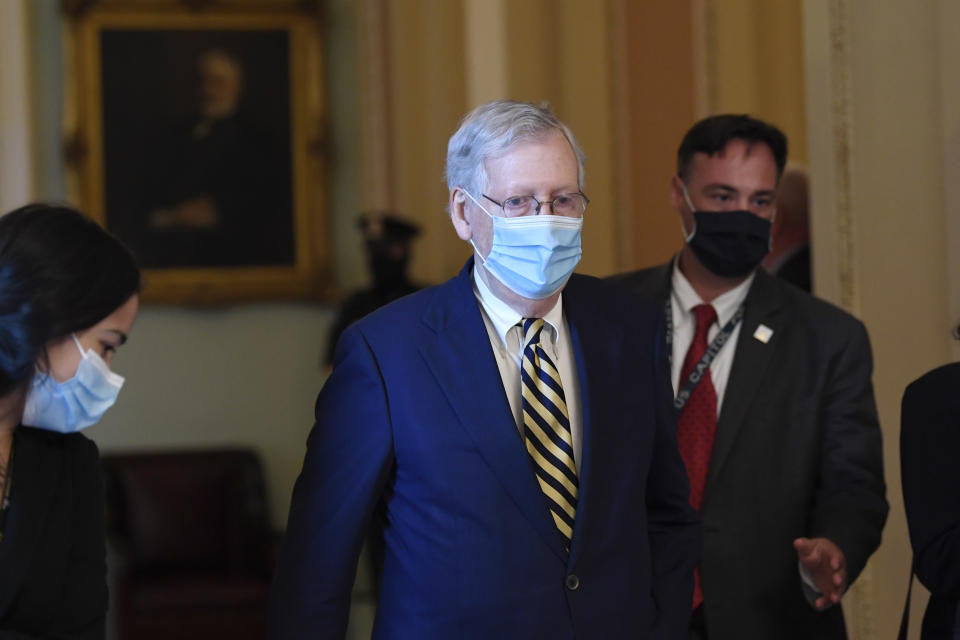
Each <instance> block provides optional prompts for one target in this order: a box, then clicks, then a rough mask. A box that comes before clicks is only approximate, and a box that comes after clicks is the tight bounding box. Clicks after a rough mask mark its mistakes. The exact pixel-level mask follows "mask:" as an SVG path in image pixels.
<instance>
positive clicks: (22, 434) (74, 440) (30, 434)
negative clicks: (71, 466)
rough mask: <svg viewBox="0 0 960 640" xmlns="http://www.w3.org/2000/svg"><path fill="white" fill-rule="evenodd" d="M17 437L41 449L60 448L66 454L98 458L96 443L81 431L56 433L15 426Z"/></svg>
mask: <svg viewBox="0 0 960 640" xmlns="http://www.w3.org/2000/svg"><path fill="white" fill-rule="evenodd" d="M17 429H18V431H19V433H18V435H17V437H18V438H20V439H23V440H26V441H27V442H29V443H30V444H31V445H33V446H34V447H36V448H39V449H41V450H44V449H45V450H51V451H52V450H60V451H65V452H67V453H68V454H72V455H77V456H82V457H91V458H94V459H97V458H99V456H100V454H99V451H98V449H97V445H96V444H95V443H94V442H93V440H91V439H90V438H88V437H87V436H85V435H84V434H82V433H57V432H56V431H48V430H46V429H38V428H36V427H28V426H20V427H17Z"/></svg>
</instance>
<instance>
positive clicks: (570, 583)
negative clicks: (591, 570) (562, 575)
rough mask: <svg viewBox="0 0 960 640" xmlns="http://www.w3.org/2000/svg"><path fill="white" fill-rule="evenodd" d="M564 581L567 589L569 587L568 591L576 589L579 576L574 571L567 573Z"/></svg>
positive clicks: (578, 584) (578, 583) (578, 585)
mask: <svg viewBox="0 0 960 640" xmlns="http://www.w3.org/2000/svg"><path fill="white" fill-rule="evenodd" d="M565 582H566V584H567V589H570V591H576V590H577V589H579V588H580V578H578V577H577V575H576V574H575V573H571V574H570V575H568V576H567V579H566V581H565Z"/></svg>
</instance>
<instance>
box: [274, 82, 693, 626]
mask: <svg viewBox="0 0 960 640" xmlns="http://www.w3.org/2000/svg"><path fill="white" fill-rule="evenodd" d="M582 158H583V154H582V152H581V151H580V149H579V147H578V146H577V143H576V141H575V140H574V138H573V135H572V133H571V132H570V130H569V129H568V128H567V127H566V126H564V125H563V124H562V123H560V122H559V121H558V120H557V119H556V117H555V116H554V115H553V114H552V113H550V112H549V111H548V110H546V109H544V108H542V107H538V106H535V105H531V104H523V103H516V102H507V101H501V102H493V103H489V104H485V105H481V106H480V107H477V108H476V109H475V110H474V111H473V112H471V113H470V114H469V115H467V117H466V118H465V119H464V121H463V122H462V123H461V126H460V129H459V130H458V131H457V132H456V133H455V134H454V135H453V137H452V138H451V139H450V143H449V146H448V152H447V178H448V185H449V188H450V196H449V203H448V204H449V210H450V216H451V220H452V222H453V226H454V229H455V230H456V233H457V235H458V236H459V237H460V238H461V239H462V240H464V241H467V242H470V243H471V244H472V245H473V247H474V250H475V253H474V256H473V257H472V258H471V259H470V260H468V262H467V264H466V265H465V267H464V268H463V270H462V271H461V272H460V275H458V276H456V277H455V278H453V279H451V280H450V281H448V282H447V283H445V284H443V285H440V286H437V287H432V288H429V289H425V290H423V291H421V292H419V293H416V294H413V295H411V296H408V297H406V298H403V299H401V300H399V301H398V302H395V303H393V304H391V305H389V306H388V307H386V308H384V309H382V310H380V311H378V312H376V313H374V314H372V315H370V316H367V317H366V318H365V319H363V320H361V321H360V322H358V323H357V324H355V325H353V327H351V328H350V329H348V330H347V331H346V332H345V333H344V334H343V336H342V337H341V339H340V343H339V347H338V349H337V355H336V358H335V362H334V369H333V373H332V375H331V377H330V379H329V380H328V381H327V383H326V385H325V386H324V388H323V390H322V391H321V393H320V397H319V399H318V401H317V406H316V424H315V426H314V428H313V431H312V432H311V435H310V439H309V442H308V448H307V455H306V460H305V461H304V465H303V471H302V473H301V475H300V478H299V480H298V481H297V486H296V488H295V490H294V496H293V503H292V506H291V509H290V521H289V528H288V531H287V539H286V542H285V545H284V549H283V552H282V553H281V556H280V562H279V566H278V570H277V574H276V580H275V584H274V588H273V593H272V611H271V628H272V633H273V634H274V636H275V637H279V638H300V637H303V638H307V637H309V638H318V637H330V638H342V637H343V634H344V629H345V626H346V617H347V608H348V604H349V593H350V587H351V584H352V581H353V576H354V571H355V569H356V562H357V554H358V553H359V550H360V544H361V541H362V539H363V536H364V533H365V531H366V529H367V523H368V521H369V519H370V517H371V514H372V513H373V512H374V510H375V509H383V510H384V513H385V516H386V523H387V524H386V528H385V533H384V536H385V542H386V558H385V563H384V570H383V578H382V587H381V593H380V608H379V611H378V612H377V621H376V626H375V631H374V636H375V637H377V638H484V639H487V638H525V639H526V638H551V639H554V638H574V637H576V638H578V639H585V638H586V639H589V638H603V639H607V638H627V637H629V638H679V637H682V635H683V634H684V633H686V628H687V626H686V625H687V620H688V617H689V613H690V605H689V603H690V598H691V594H692V584H693V582H692V579H693V568H694V566H695V565H696V562H697V549H698V545H699V529H698V525H697V521H696V516H695V514H694V513H693V511H692V509H691V508H690V506H689V504H688V503H687V495H688V492H689V487H688V483H687V479H686V472H685V470H684V467H683V463H682V460H681V458H680V456H679V453H678V451H677V444H676V439H675V430H676V424H675V422H674V418H673V412H672V410H671V409H670V407H669V402H670V397H669V394H668V389H669V381H668V378H667V374H666V371H665V370H664V368H661V367H659V366H658V364H657V363H661V362H665V358H663V357H661V355H662V354H659V353H658V349H659V348H660V347H659V345H660V344H661V343H662V336H661V332H662V326H661V324H662V320H661V314H660V313H658V309H656V308H653V307H651V306H646V305H644V304H643V303H641V302H639V301H636V300H633V299H632V298H630V297H628V296H627V295H626V294H621V293H618V292H617V291H616V290H613V289H610V288H608V285H605V284H604V283H602V282H600V281H598V280H596V279H593V278H587V277H584V276H578V275H571V272H572V271H573V268H574V267H575V266H576V264H577V262H578V261H579V258H580V229H581V227H582V225H583V222H584V212H585V210H586V207H587V203H588V200H587V197H586V196H585V195H584V194H583V192H582V188H583V169H582Z"/></svg>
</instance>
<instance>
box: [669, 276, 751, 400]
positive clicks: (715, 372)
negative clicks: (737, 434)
mask: <svg viewBox="0 0 960 640" xmlns="http://www.w3.org/2000/svg"><path fill="white" fill-rule="evenodd" d="M753 277H754V275H753V274H752V273H751V274H750V277H749V278H747V279H746V280H744V281H743V282H741V283H740V284H738V285H737V286H736V287H734V288H733V289H731V290H730V291H727V292H726V293H724V294H723V295H720V296H717V297H716V298H714V299H713V301H712V302H710V304H711V305H712V306H713V309H714V310H715V311H716V312H717V319H716V321H715V322H714V323H713V325H712V326H711V327H710V331H709V332H708V333H707V344H710V342H712V341H713V339H714V338H715V337H716V335H717V334H718V333H719V332H720V330H721V329H722V328H723V327H724V326H725V325H726V324H727V322H729V321H730V318H732V317H733V316H734V314H735V313H736V312H737V309H738V308H739V307H740V305H741V304H742V303H743V301H744V300H745V299H746V297H747V292H748V291H750V285H751V284H753ZM670 290H671V295H670V308H671V309H672V311H673V360H672V362H671V371H670V373H671V380H672V381H673V394H674V395H676V394H677V391H678V390H679V388H680V385H681V384H682V383H681V380H680V370H681V369H682V368H683V360H684V358H686V357H687V350H688V349H690V343H691V342H693V335H694V333H695V332H696V325H697V320H696V316H694V315H693V308H694V307H695V306H697V305H698V304H704V302H703V300H701V299H700V296H698V295H697V292H696V291H694V290H693V285H691V284H690V281H689V280H687V277H686V276H684V275H683V273H681V272H680V262H679V257H678V258H676V259H675V260H674V262H673V276H672V278H671V279H670ZM742 325H743V322H740V323H739V324H737V326H736V328H735V329H734V330H733V333H731V334H730V337H729V338H728V339H727V342H726V344H724V345H723V348H722V349H720V351H719V352H718V353H717V356H716V357H715V358H714V359H713V362H711V363H710V378H711V380H712V381H713V388H714V389H716V391H717V415H718V416H719V415H720V407H721V406H723V393H724V391H726V389H727V380H729V379H730V367H732V366H733V354H734V352H736V350H737V339H738V338H739V336H740V327H741V326H742Z"/></svg>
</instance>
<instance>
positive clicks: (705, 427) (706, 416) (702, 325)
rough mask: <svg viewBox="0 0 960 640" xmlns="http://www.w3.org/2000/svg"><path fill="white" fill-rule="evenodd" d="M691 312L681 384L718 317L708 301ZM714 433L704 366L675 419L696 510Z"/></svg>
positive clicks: (698, 595) (713, 396)
mask: <svg viewBox="0 0 960 640" xmlns="http://www.w3.org/2000/svg"><path fill="white" fill-rule="evenodd" d="M693 315H694V316H695V317H696V320H697V330H696V333H695V334H694V336H693V342H691V343H690V348H689V349H688V350H687V357H686V358H684V360H683V369H681V371H680V383H679V386H681V387H682V386H683V384H684V382H686V381H687V379H688V378H689V377H690V373H691V372H692V371H693V368H694V367H695V366H696V364H697V363H698V362H700V359H701V358H702V357H703V354H704V353H706V351H707V333H708V332H709V331H710V327H711V326H712V325H713V323H714V322H715V321H716V319H717V312H716V311H714V309H713V307H711V306H710V305H708V304H698V305H697V306H695V307H694V308H693ZM716 433H717V391H716V390H715V389H714V388H713V379H712V378H711V376H710V369H709V368H707V370H706V371H705V372H704V374H703V378H702V379H701V380H700V383H699V384H698V385H697V386H696V387H694V389H693V393H691V394H690V398H689V399H688V400H687V404H686V405H684V407H683V411H681V412H680V417H679V418H678V420H677V442H678V444H679V445H680V455H681V456H682V457H683V461H684V463H685V464H686V465H687V475H688V476H689V477H690V504H691V505H693V508H694V509H696V510H697V511H700V504H701V503H702V502H703V487H704V485H705V484H706V482H707V469H708V468H709V466H710V454H711V453H712V452H713V439H714V436H715V435H716ZM702 602H703V591H702V590H701V588H700V568H699V567H697V572H696V582H695V585H694V590H693V607H694V608H697V607H698V606H699V605H700V603H702Z"/></svg>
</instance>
